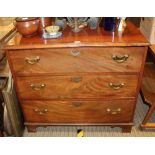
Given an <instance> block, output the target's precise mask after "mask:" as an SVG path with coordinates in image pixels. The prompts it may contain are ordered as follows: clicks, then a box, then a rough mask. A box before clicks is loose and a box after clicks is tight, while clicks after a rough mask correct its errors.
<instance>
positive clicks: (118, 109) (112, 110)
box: [107, 108, 122, 115]
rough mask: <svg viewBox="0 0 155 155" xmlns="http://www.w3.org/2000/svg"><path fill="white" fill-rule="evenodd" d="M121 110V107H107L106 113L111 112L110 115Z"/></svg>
mask: <svg viewBox="0 0 155 155" xmlns="http://www.w3.org/2000/svg"><path fill="white" fill-rule="evenodd" d="M121 111H122V109H121V108H117V109H110V108H107V113H109V114H112V115H116V114H120V113H121Z"/></svg>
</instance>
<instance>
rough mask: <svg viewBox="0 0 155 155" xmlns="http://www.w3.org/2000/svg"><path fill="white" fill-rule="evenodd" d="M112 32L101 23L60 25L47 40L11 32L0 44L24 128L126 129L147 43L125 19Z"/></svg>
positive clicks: (132, 115)
mask: <svg viewBox="0 0 155 155" xmlns="http://www.w3.org/2000/svg"><path fill="white" fill-rule="evenodd" d="M115 35H116V36H115V37H114V36H112V35H111V33H110V32H105V31H104V30H103V29H101V28H98V30H95V31H92V30H88V29H86V30H83V32H80V33H78V34H73V32H70V31H69V30H65V31H64V34H63V37H62V38H59V39H53V40H44V39H42V38H40V37H39V36H36V37H33V38H22V37H21V36H20V35H19V34H18V33H17V34H16V35H15V36H14V37H13V38H12V39H11V40H10V41H9V42H8V43H7V44H5V45H4V46H3V49H4V50H5V51H6V53H7V58H8V61H9V65H10V68H11V71H12V74H13V78H14V80H15V85H16V91H17V94H18V98H19V100H20V105H21V108H22V111H23V114H24V119H25V125H26V126H27V128H28V130H29V131H35V129H36V127H38V126H48V125H108V126H113V127H115V126H119V127H122V128H123V131H124V132H130V131H131V127H132V125H133V118H134V112H135V107H136V102H137V96H138V93H139V88H140V84H141V78H142V73H143V68H144V62H145V57H146V51H147V46H148V43H147V41H146V40H145V38H144V37H143V36H142V35H141V34H140V32H139V31H138V30H137V29H136V28H135V27H134V26H133V25H132V24H131V23H128V26H127V28H126V30H125V32H124V35H123V36H122V37H119V36H118V35H117V32H116V34H115ZM112 37H114V38H112ZM111 39H112V40H114V41H113V42H112V41H111ZM77 41H78V43H77Z"/></svg>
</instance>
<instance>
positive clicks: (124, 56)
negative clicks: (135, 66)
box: [112, 54, 129, 63]
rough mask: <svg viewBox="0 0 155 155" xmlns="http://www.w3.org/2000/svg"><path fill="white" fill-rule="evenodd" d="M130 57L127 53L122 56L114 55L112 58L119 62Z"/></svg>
mask: <svg viewBox="0 0 155 155" xmlns="http://www.w3.org/2000/svg"><path fill="white" fill-rule="evenodd" d="M128 58H129V55H128V54H125V55H123V56H121V55H112V59H113V60H114V61H116V62H118V63H121V62H124V61H127V59H128Z"/></svg>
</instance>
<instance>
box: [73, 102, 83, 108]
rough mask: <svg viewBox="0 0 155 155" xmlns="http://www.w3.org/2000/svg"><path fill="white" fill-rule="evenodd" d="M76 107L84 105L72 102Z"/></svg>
mask: <svg viewBox="0 0 155 155" xmlns="http://www.w3.org/2000/svg"><path fill="white" fill-rule="evenodd" d="M72 104H73V105H74V106H75V107H80V106H81V105H82V103H81V102H72Z"/></svg>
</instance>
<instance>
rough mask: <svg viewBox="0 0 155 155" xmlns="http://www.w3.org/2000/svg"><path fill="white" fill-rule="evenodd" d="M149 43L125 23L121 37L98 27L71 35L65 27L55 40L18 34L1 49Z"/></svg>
mask: <svg viewBox="0 0 155 155" xmlns="http://www.w3.org/2000/svg"><path fill="white" fill-rule="evenodd" d="M148 45H149V43H148V41H147V40H146V39H145V37H144V36H143V35H142V34H141V33H140V31H139V30H138V29H137V28H136V27H135V26H134V25H133V24H132V23H131V22H127V27H126V28H125V30H124V32H123V33H122V35H120V34H119V33H118V31H115V32H108V31H104V28H102V27H98V29H96V30H90V29H89V28H84V29H83V30H82V31H81V32H79V33H73V32H72V30H71V28H69V27H67V28H66V29H65V30H64V31H63V35H62V37H60V38H57V39H43V38H42V37H41V36H39V35H36V36H34V37H31V38H23V37H22V36H21V35H20V34H19V33H16V34H15V36H14V37H13V38H12V39H10V40H9V42H8V43H6V44H4V45H3V46H2V49H31V48H51V47H52V48H54V47H80V46H81V47H83V46H148Z"/></svg>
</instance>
